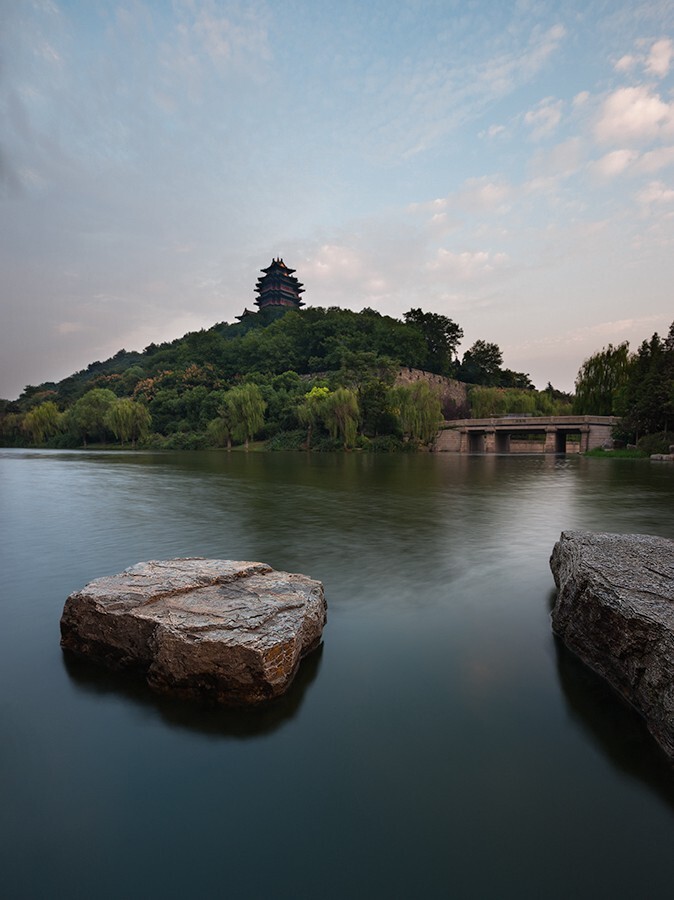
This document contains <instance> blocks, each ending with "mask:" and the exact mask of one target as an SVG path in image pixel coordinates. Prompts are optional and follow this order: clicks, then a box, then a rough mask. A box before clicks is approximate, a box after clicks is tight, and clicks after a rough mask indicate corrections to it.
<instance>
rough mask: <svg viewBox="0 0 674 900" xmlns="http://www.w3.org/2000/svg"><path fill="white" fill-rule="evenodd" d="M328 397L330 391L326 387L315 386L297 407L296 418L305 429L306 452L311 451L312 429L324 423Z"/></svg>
mask: <svg viewBox="0 0 674 900" xmlns="http://www.w3.org/2000/svg"><path fill="white" fill-rule="evenodd" d="M329 396H330V390H329V389H328V388H327V387H324V386H319V385H315V386H314V387H312V389H311V390H310V391H309V392H308V393H306V394H305V395H304V399H303V400H302V402H301V403H300V404H299V405H298V407H297V418H298V419H299V421H300V422H301V423H302V424H303V425H305V426H306V429H307V444H306V446H307V450H311V438H312V435H313V432H314V429H315V428H317V427H318V426H319V425H320V424H321V423H323V422H324V421H325V416H326V410H327V401H328V397H329Z"/></svg>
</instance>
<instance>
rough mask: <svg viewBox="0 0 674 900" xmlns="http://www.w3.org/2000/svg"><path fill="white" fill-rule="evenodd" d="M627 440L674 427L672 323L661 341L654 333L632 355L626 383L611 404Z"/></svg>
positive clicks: (673, 335)
mask: <svg viewBox="0 0 674 900" xmlns="http://www.w3.org/2000/svg"><path fill="white" fill-rule="evenodd" d="M615 408H616V412H617V413H618V415H620V416H621V417H622V422H621V427H620V430H621V433H622V436H624V437H626V438H627V439H628V440H631V441H636V440H638V439H639V437H641V436H643V435H648V434H656V433H658V432H667V431H669V430H671V429H672V428H673V427H674V323H673V324H672V327H671V328H670V330H669V335H668V336H667V338H665V340H662V339H661V338H660V337H659V335H658V334H654V335H653V336H652V337H651V339H650V341H643V343H642V344H641V346H640V347H639V349H638V351H637V352H636V354H635V355H634V356H633V357H632V360H631V364H630V367H629V371H628V376H627V379H626V382H625V383H624V384H623V386H622V387H621V388H620V390H619V391H618V394H617V398H616V403H615Z"/></svg>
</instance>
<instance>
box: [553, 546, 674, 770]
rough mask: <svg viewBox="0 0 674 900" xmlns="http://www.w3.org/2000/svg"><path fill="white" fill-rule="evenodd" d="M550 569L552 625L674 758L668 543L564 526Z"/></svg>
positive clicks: (673, 590) (673, 556) (673, 571)
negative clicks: (553, 598)
mask: <svg viewBox="0 0 674 900" xmlns="http://www.w3.org/2000/svg"><path fill="white" fill-rule="evenodd" d="M550 568H551V569H552V572H553V575H554V578H555V582H556V584H557V587H558V589H559V590H558V594H557V599H556V601H555V605H554V608H553V611H552V627H553V630H554V631H555V633H556V634H557V635H559V637H560V638H561V639H562V640H563V642H564V643H565V644H566V646H567V647H568V648H569V649H570V650H572V651H573V652H574V653H575V654H576V655H577V656H579V657H580V658H581V659H582V660H583V662H585V663H586V664H587V665H588V666H590V668H592V669H594V670H595V671H596V672H598V673H599V674H600V675H602V676H603V677H604V678H605V679H606V680H607V681H608V682H609V683H610V684H611V685H612V686H613V687H614V688H615V689H616V690H617V691H618V692H619V693H620V694H621V695H622V696H623V697H624V698H625V700H627V701H628V702H629V703H631V704H632V705H633V706H634V707H635V708H636V709H637V710H638V711H639V712H640V713H641V714H642V715H643V716H644V718H645V720H646V724H647V726H648V729H649V730H650V732H651V734H652V735H653V736H654V737H655V739H656V740H657V741H658V743H659V744H660V745H661V747H662V748H663V749H664V750H665V752H666V753H667V754H669V756H670V757H674V541H671V540H668V539H667V538H660V537H653V536H651V535H643V534H602V533H592V532H585V531H563V532H562V535H561V538H560V540H559V541H558V542H557V543H556V544H555V547H554V550H553V553H552V557H551V559H550Z"/></svg>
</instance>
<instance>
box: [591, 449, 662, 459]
mask: <svg viewBox="0 0 674 900" xmlns="http://www.w3.org/2000/svg"><path fill="white" fill-rule="evenodd" d="M583 456H591V457H592V458H593V459H647V458H648V454H647V453H644V451H643V450H603V449H602V448H601V447H595V449H594V450H588V451H587V453H583Z"/></svg>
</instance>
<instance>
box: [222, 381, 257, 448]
mask: <svg viewBox="0 0 674 900" xmlns="http://www.w3.org/2000/svg"><path fill="white" fill-rule="evenodd" d="M266 408H267V404H266V403H265V401H264V398H263V396H262V393H261V391H260V388H259V387H258V386H257V385H256V384H250V383H248V384H240V385H238V386H237V387H233V388H231V390H229V391H227V392H226V394H225V397H224V406H223V409H224V410H226V411H227V414H228V415H229V416H230V417H231V418H230V421H231V430H232V434H233V435H234V437H235V438H236V439H237V440H240V441H243V443H244V446H245V448H246V450H247V449H248V443H249V441H250V439H251V438H253V437H255V435H256V434H257V432H258V431H260V429H261V428H262V426H263V425H264V412H265V409H266Z"/></svg>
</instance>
